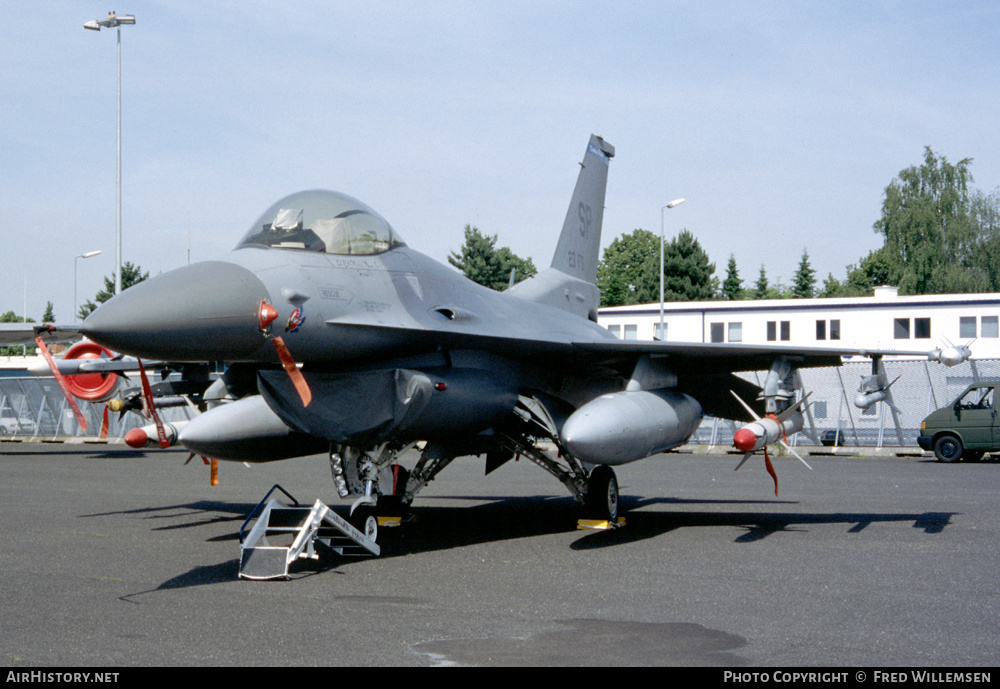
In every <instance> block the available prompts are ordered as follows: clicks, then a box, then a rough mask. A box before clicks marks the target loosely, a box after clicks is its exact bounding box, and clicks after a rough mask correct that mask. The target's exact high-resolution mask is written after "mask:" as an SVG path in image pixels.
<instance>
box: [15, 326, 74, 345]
mask: <svg viewBox="0 0 1000 689" xmlns="http://www.w3.org/2000/svg"><path fill="white" fill-rule="evenodd" d="M38 335H41V336H42V340H43V341H44V342H45V343H46V344H50V343H53V342H77V341H78V340H82V339H83V335H81V334H80V331H79V330H78V329H77V327H76V326H75V325H49V324H45V323H0V346H4V347H11V346H19V345H29V346H32V345H34V344H35V337H37V336H38Z"/></svg>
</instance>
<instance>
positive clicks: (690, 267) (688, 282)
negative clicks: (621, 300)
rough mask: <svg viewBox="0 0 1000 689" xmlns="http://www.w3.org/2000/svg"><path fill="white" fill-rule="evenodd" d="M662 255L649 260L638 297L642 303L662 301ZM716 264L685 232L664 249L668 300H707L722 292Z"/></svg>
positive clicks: (647, 260)
mask: <svg viewBox="0 0 1000 689" xmlns="http://www.w3.org/2000/svg"><path fill="white" fill-rule="evenodd" d="M659 268H660V267H659V256H656V257H655V258H654V257H649V258H647V259H646V266H645V268H644V269H643V272H642V281H641V283H640V285H639V290H638V297H639V300H640V302H642V303H650V302H658V301H659V300H660V279H659V272H660V269H659ZM713 273H715V264H714V263H711V262H709V259H708V254H707V253H705V250H704V249H702V248H701V244H699V243H698V240H697V239H696V238H695V236H694V235H693V234H691V232H689V231H688V230H687V229H684V230H681V231H680V233H678V235H677V236H676V237H674V238H673V239H671V240H670V242H669V243H668V244H667V245H666V246H665V247H664V250H663V299H664V301H705V300H708V299H713V298H714V297H715V295H716V293H717V292H718V291H719V289H720V288H719V281H718V279H716V278H715V277H714V276H713Z"/></svg>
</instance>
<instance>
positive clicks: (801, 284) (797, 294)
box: [792, 250, 816, 299]
mask: <svg viewBox="0 0 1000 689" xmlns="http://www.w3.org/2000/svg"><path fill="white" fill-rule="evenodd" d="M815 289H816V271H815V270H814V269H813V267H812V265H810V263H809V252H808V251H806V250H803V251H802V260H801V261H799V268H798V270H796V271H795V277H793V278H792V296H793V297H794V298H796V299H812V297H813V293H814V292H815Z"/></svg>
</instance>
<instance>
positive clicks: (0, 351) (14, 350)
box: [0, 311, 35, 356]
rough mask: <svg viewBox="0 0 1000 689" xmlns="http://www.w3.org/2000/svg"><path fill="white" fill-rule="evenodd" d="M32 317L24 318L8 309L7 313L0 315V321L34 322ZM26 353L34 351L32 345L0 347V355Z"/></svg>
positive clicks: (31, 353)
mask: <svg viewBox="0 0 1000 689" xmlns="http://www.w3.org/2000/svg"><path fill="white" fill-rule="evenodd" d="M34 322H35V319H34V318H28V319H25V317H24V316H18V315H17V314H16V313H14V312H13V311H8V312H7V313H5V314H3V315H0V323H34ZM22 353H23V354H27V355H28V356H32V355H34V353H35V348H34V347H27V348H26V347H25V346H24V345H19V346H17V347H0V356H20V355H21V354H22Z"/></svg>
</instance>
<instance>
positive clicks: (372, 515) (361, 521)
mask: <svg viewBox="0 0 1000 689" xmlns="http://www.w3.org/2000/svg"><path fill="white" fill-rule="evenodd" d="M348 521H349V522H350V523H351V526H353V527H354V528H355V529H357V530H358V531H360V532H361V533H363V534H364V535H365V536H366V537H367V538H368V540H370V541H371V542H372V543H377V542H378V514H377V513H376V511H375V508H374V507H372V506H371V505H358V507H357V509H355V510H354V514H352V515H351V516H350V518H349V519H348Z"/></svg>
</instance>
